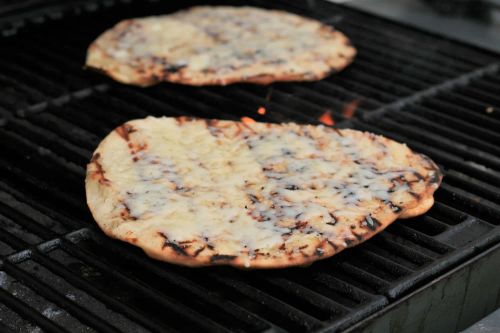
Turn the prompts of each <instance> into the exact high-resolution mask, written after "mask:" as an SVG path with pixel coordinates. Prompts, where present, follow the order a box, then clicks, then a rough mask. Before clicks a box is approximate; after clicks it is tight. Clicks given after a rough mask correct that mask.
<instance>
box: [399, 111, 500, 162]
mask: <svg viewBox="0 0 500 333" xmlns="http://www.w3.org/2000/svg"><path fill="white" fill-rule="evenodd" d="M419 110H420V111H422V110H423V108H420V107H416V106H412V107H410V108H408V111H404V112H398V113H394V114H391V116H394V119H397V121H398V122H402V123H410V122H411V124H413V125H414V126H415V127H417V128H418V127H420V128H425V129H428V130H429V131H432V132H433V133H439V134H440V135H441V136H445V137H447V138H453V139H456V140H457V141H459V142H464V143H466V144H467V145H471V146H475V147H481V150H484V151H486V152H489V153H491V154H500V147H499V146H498V145H494V144H493V143H491V142H489V141H487V140H484V139H483V138H478V137H477V136H473V135H471V134H469V133H471V132H474V131H477V133H478V134H479V133H481V134H482V136H483V137H484V136H486V135H487V134H490V133H488V130H485V129H484V128H482V127H479V126H474V125H470V124H468V123H464V122H462V123H464V124H463V125H464V126H466V128H463V129H462V127H461V126H460V127H458V126H457V127H453V128H448V127H446V126H443V125H444V124H443V125H441V124H440V123H438V122H436V119H434V121H433V117H432V116H433V115H437V116H438V117H439V116H441V114H439V113H437V112H435V111H432V110H429V109H427V110H425V111H424V114H419V113H421V112H419ZM427 112H429V113H428V114H429V115H430V117H425V114H426V113H427ZM450 118H451V119H450ZM445 119H448V120H449V121H453V120H456V117H451V116H450V117H448V116H446V117H445ZM448 124H450V123H448ZM464 130H466V131H467V132H466V133H464ZM491 134H496V133H491ZM499 139H500V135H499Z"/></svg>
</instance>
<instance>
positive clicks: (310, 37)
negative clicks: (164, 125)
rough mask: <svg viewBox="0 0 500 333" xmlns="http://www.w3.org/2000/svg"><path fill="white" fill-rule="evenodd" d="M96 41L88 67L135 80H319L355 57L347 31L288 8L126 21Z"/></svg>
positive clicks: (200, 10) (196, 11)
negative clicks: (289, 77) (263, 77)
mask: <svg viewBox="0 0 500 333" xmlns="http://www.w3.org/2000/svg"><path fill="white" fill-rule="evenodd" d="M93 45H94V46H95V47H92V46H91V48H90V49H89V54H88V59H87V65H89V66H91V67H96V68H101V69H103V70H105V71H106V72H108V73H110V74H112V75H115V76H116V75H118V76H120V79H121V80H122V81H127V80H128V81H131V83H134V82H133V81H134V80H137V81H141V82H143V81H157V80H161V79H164V80H174V81H175V80H178V81H181V80H183V81H200V82H201V81H207V82H208V81H218V82H220V83H224V82H225V80H230V79H231V78H234V77H235V76H238V77H240V80H241V81H245V80H246V78H248V77H253V76H260V75H275V74H280V73H281V75H284V73H286V75H294V76H295V75H302V76H303V77H304V79H307V78H309V79H312V78H315V77H318V76H319V75H320V73H327V72H329V71H330V70H331V68H337V67H340V66H341V65H340V63H342V64H344V65H345V64H346V63H348V62H350V58H352V57H354V54H355V50H354V48H353V47H351V46H350V45H348V41H347V39H346V38H345V37H344V36H343V35H341V34H340V33H339V32H335V31H334V30H333V29H332V28H330V27H327V26H324V25H323V24H321V23H320V22H318V21H313V20H310V19H306V18H302V17H299V16H297V15H294V14H290V13H286V12H281V11H271V10H263V9H257V8H251V7H224V6H219V7H210V6H205V7H193V8H191V9H189V10H185V11H180V12H178V13H174V14H171V15H165V16H155V17H147V18H141V19H132V20H126V21H123V22H121V23H119V24H118V25H116V26H115V27H114V28H112V29H111V30H109V31H107V32H105V33H104V34H103V35H101V36H100V37H99V38H98V39H97V40H96V41H95V43H94V44H93ZM340 58H343V59H344V60H341V61H339V59H340ZM347 59H349V60H348V61H347ZM342 67H343V66H342ZM153 76H154V78H153ZM141 82H136V83H141Z"/></svg>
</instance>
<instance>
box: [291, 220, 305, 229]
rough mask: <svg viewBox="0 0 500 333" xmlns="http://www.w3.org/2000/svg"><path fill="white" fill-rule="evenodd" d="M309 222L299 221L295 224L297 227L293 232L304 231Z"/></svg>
mask: <svg viewBox="0 0 500 333" xmlns="http://www.w3.org/2000/svg"><path fill="white" fill-rule="evenodd" d="M307 224H308V222H307V221H298V222H297V223H295V227H293V228H292V229H293V230H301V231H302V230H304V228H305V227H307Z"/></svg>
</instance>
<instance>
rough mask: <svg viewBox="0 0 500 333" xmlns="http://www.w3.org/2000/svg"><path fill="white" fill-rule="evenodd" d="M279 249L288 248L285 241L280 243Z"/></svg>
mask: <svg viewBox="0 0 500 333" xmlns="http://www.w3.org/2000/svg"><path fill="white" fill-rule="evenodd" d="M279 249H280V250H282V251H284V250H286V245H285V243H282V244H281V245H280V247H279Z"/></svg>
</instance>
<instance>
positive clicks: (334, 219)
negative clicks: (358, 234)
mask: <svg viewBox="0 0 500 333" xmlns="http://www.w3.org/2000/svg"><path fill="white" fill-rule="evenodd" d="M328 215H330V217H331V218H332V221H330V222H327V223H326V224H328V225H335V224H337V217H336V216H335V215H334V214H333V213H331V212H328Z"/></svg>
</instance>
